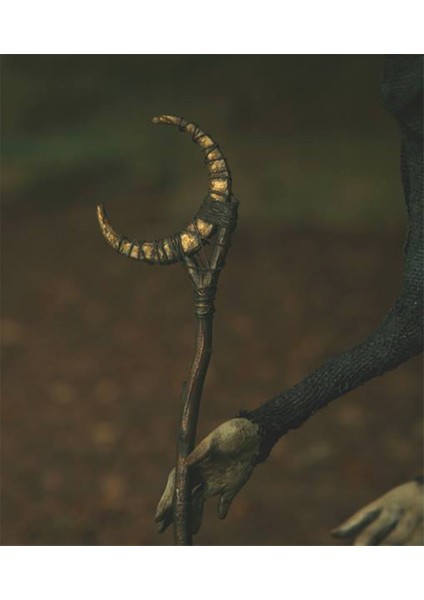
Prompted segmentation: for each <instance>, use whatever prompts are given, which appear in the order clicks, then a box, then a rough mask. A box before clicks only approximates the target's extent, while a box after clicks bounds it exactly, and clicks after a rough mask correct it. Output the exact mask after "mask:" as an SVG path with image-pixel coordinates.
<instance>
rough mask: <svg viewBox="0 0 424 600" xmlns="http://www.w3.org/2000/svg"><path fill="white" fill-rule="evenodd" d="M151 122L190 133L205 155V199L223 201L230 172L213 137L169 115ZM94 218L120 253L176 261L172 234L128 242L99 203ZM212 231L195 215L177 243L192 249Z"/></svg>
mask: <svg viewBox="0 0 424 600" xmlns="http://www.w3.org/2000/svg"><path fill="white" fill-rule="evenodd" d="M152 121H153V123H166V124H169V125H176V126H178V127H179V129H180V130H181V131H184V132H186V133H189V134H191V136H192V139H193V141H194V142H195V143H196V144H197V145H198V146H200V148H201V149H202V152H203V154H204V155H205V162H206V165H207V168H208V173H209V188H208V191H209V198H210V199H212V200H215V201H217V202H227V201H229V199H230V197H231V176H230V171H229V168H228V165H227V162H226V160H225V157H224V156H223V155H222V153H221V150H220V149H219V146H218V145H217V144H216V143H215V142H214V140H213V138H212V137H211V136H210V135H209V134H207V133H205V132H204V131H202V130H201V129H200V128H199V127H198V126H197V125H196V124H195V123H192V122H190V121H186V120H185V119H183V118H180V117H175V116H172V115H160V116H157V117H153V119H152ZM97 219H98V221H99V225H100V229H101V232H102V234H103V235H104V237H105V238H106V240H107V242H108V243H109V244H110V245H111V246H112V248H114V249H115V250H117V251H118V252H119V253H120V254H124V255H125V256H128V257H129V258H134V259H136V260H146V261H148V262H150V263H153V264H171V263H173V262H177V261H178V260H179V258H180V257H179V256H178V255H177V254H176V252H175V249H174V246H175V243H174V242H175V237H174V238H164V239H163V240H161V241H160V242H158V243H155V242H138V241H134V242H131V241H130V240H128V239H127V238H126V237H124V236H121V235H119V234H118V233H117V232H116V231H115V230H114V229H113V227H112V225H111V224H110V223H109V221H108V219H107V216H106V212H105V210H104V207H103V206H102V205H98V206H97ZM214 231H215V226H214V225H213V224H212V223H208V222H207V221H205V220H203V219H200V218H196V219H195V220H194V221H192V222H191V223H189V224H188V226H187V227H186V228H185V229H184V230H183V231H182V232H181V233H180V234H178V238H179V242H180V246H181V249H182V251H183V252H184V254H191V253H193V252H196V251H197V250H198V249H199V248H200V247H201V244H202V238H203V239H207V238H209V237H210V236H211V235H212V234H213V232H214Z"/></svg>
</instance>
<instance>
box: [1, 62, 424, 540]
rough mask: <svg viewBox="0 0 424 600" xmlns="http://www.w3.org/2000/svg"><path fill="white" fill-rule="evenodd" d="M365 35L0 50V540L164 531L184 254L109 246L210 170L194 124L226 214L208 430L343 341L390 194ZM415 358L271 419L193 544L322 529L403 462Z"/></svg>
mask: <svg viewBox="0 0 424 600" xmlns="http://www.w3.org/2000/svg"><path fill="white" fill-rule="evenodd" d="M383 61H384V59H383V57H381V56H364V55H362V56H361V55H358V56H338V55H334V56H330V55H326V56H319V55H314V56H308V55H305V56H300V55H299V56H296V55H293V56H290V55H281V56H266V55H264V56H225V55H223V56H198V55H192V56H189V55H186V56H178V55H172V56H170V55H168V56H167V55H163V56H155V55H151V56H149V55H130V56H126V55H117V56H107V55H99V56H96V55H90V56H84V55H51V56H49V55H39V56H37V55H34V56H25V55H21V56H13V55H8V56H4V57H3V59H2V79H3V81H2V109H1V110H2V131H3V134H2V135H3V148H2V284H3V285H2V318H1V334H2V335H1V341H2V390H1V391H2V467H3V469H2V532H1V533H2V536H1V539H2V543H3V544H7V545H47V544H48V545H56V544H60V545H73V544H75V545H84V544H87V545H96V544H99V545H105V544H108V545H170V544H172V543H173V538H172V532H171V531H167V532H166V533H164V534H162V535H159V534H157V533H156V530H155V525H154V522H153V515H154V511H155V507H156V503H157V501H158V499H159V497H160V495H161V493H162V489H163V486H164V484H165V482H166V478H167V474H168V471H169V469H170V468H171V467H172V466H173V462H174V458H175V437H176V431H177V427H178V420H179V413H180V389H181V383H182V381H183V380H184V379H185V377H186V375H187V370H188V367H189V365H190V361H191V358H192V351H193V343H194V319H193V307H192V298H191V287H190V284H189V281H188V278H187V276H186V274H185V273H184V271H183V269H182V267H181V266H173V267H167V268H151V267H148V266H147V265H144V264H139V263H136V262H135V261H130V260H126V259H125V258H124V257H122V256H119V255H117V254H116V253H114V252H113V251H112V249H111V248H110V247H109V246H107V244H106V243H105V241H104V240H103V238H102V237H101V235H100V233H99V231H98V226H97V222H96V218H95V205H96V203H98V202H104V203H105V205H106V207H107V209H108V213H109V215H110V217H111V221H112V222H113V223H114V225H115V227H116V228H117V229H119V230H120V231H121V232H123V233H126V234H127V235H128V236H129V237H138V238H153V237H159V236H163V235H167V234H170V233H173V232H175V231H178V229H179V228H181V226H183V225H184V224H186V222H187V221H188V220H189V219H191V216H192V214H194V212H195V210H196V209H197V207H198V205H199V203H200V201H201V199H202V198H203V197H204V194H205V191H206V185H207V173H206V170H205V168H204V165H203V162H202V157H201V155H200V152H199V149H198V148H196V146H195V145H194V144H192V143H191V142H190V139H189V138H188V137H187V136H185V137H184V136H180V135H177V131H176V130H175V129H173V128H167V127H156V126H153V125H152V124H150V123H149V121H150V119H151V117H152V116H153V115H155V114H161V113H168V114H177V115H183V116H185V117H186V118H188V119H190V120H193V121H195V122H197V123H199V124H200V126H201V127H202V128H203V129H205V130H207V131H209V132H210V133H211V134H212V135H213V136H214V137H215V139H216V140H217V141H218V142H219V144H220V145H221V148H222V149H223V151H224V153H225V155H226V156H227V158H228V161H229V164H230V166H231V168H232V173H233V181H234V192H235V194H236V196H237V197H238V199H239V200H240V211H239V225H238V228H237V231H236V233H235V235H234V237H233V246H232V249H231V252H230V254H229V256H228V260H227V265H226V268H225V270H224V271H223V274H222V276H221V279H220V283H219V289H218V297H217V313H216V320H215V330H214V332H215V333H214V335H215V339H214V353H213V357H212V361H211V366H210V369H209V372H208V376H207V380H206V386H205V391H204V395H203V403H202V409H201V415H200V423H199V436H204V435H206V434H207V433H208V432H209V431H210V430H211V429H212V428H214V427H216V426H217V425H219V424H220V423H221V422H222V421H224V420H226V419H228V418H230V417H232V416H234V415H235V414H236V413H237V412H238V411H239V410H240V409H242V408H244V409H252V408H254V407H257V406H258V405H260V404H262V403H263V402H265V401H266V400H268V399H269V398H270V397H272V396H274V395H275V394H276V393H278V392H280V391H283V390H285V389H287V388H288V387H289V386H291V385H293V384H294V383H296V382H297V381H298V380H299V379H301V378H302V377H304V376H305V375H307V374H308V373H309V372H310V371H311V370H312V369H315V368H316V367H318V366H319V365H320V364H321V363H322V362H323V361H324V360H326V359H327V358H330V357H332V356H334V355H336V354H337V353H338V352H340V351H342V350H345V349H347V348H348V347H349V346H351V345H353V344H355V343H357V342H359V341H361V340H362V339H363V337H364V336H365V335H367V334H368V333H369V332H370V331H371V330H372V329H373V328H374V327H375V326H377V325H378V323H379V322H380V321H381V319H382V317H383V316H384V315H385V313H386V312H387V311H388V310H389V308H390V307H391V305H392V303H393V301H394V300H395V298H396V295H397V293H398V291H399V286H400V277H401V270H402V244H403V238H404V232H405V225H406V216H405V209H404V203H403V198H402V190H401V186H400V178H399V168H398V163H399V135H398V131H397V127H396V123H395V122H394V121H393V120H392V118H391V117H390V115H388V114H386V112H385V110H384V107H383V105H382V102H381V99H380V93H379V84H380V77H381V70H382V65H383ZM422 412H423V411H422V366H421V359H420V358H419V357H418V358H416V359H413V360H411V361H409V362H408V363H406V364H404V365H403V366H401V367H400V368H398V369H397V370H395V371H393V372H391V373H388V374H386V375H385V376H384V377H383V378H379V379H377V380H374V381H372V382H370V383H368V384H367V385H366V386H364V387H362V388H361V389H358V390H356V391H354V392H352V393H350V394H349V395H348V396H346V397H345V398H341V399H339V400H337V401H335V402H333V403H332V404H331V405H330V406H329V407H328V408H327V409H325V410H323V411H321V412H320V413H318V414H317V415H315V416H314V417H313V418H312V419H311V420H310V421H308V422H307V423H306V424H305V425H304V426H303V427H302V428H301V429H300V430H297V431H294V432H291V433H289V434H288V435H287V436H286V437H285V438H284V439H282V440H281V441H280V442H279V444H278V445H277V446H276V447H275V449H274V451H273V453H272V455H271V457H270V458H269V459H268V461H267V462H266V463H265V464H263V465H261V466H260V467H258V468H257V470H256V472H255V474H254V476H253V477H252V479H251V481H250V482H249V483H248V484H247V485H246V487H245V488H244V489H243V490H242V492H241V493H240V494H239V497H237V499H236V500H235V501H234V503H233V506H232V508H231V510H230V513H229V516H228V517H227V519H226V521H224V522H221V521H219V520H218V519H217V516H216V508H215V505H216V502H214V501H211V502H210V503H209V506H208V507H207V509H206V511H205V517H204V524H203V528H202V530H201V532H200V533H199V535H198V536H197V539H196V543H197V544H200V545H328V544H344V543H345V542H340V541H334V540H333V539H332V538H331V537H330V535H329V531H330V530H331V529H332V528H333V527H335V526H336V525H337V524H338V523H339V522H340V521H341V520H343V519H345V518H346V517H347V516H349V515H350V514H351V513H352V512H354V511H355V510H357V509H359V508H360V507H361V506H362V505H363V504H365V503H367V502H370V501H372V500H373V499H375V498H376V497H377V496H379V495H381V494H383V493H384V492H386V491H387V490H388V489H389V488H390V487H393V486H395V485H397V484H400V483H402V482H404V481H406V480H408V479H410V478H412V477H415V476H417V475H418V474H420V473H422V431H423V415H422Z"/></svg>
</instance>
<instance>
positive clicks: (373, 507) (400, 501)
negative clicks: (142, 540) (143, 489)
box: [155, 418, 424, 546]
mask: <svg viewBox="0 0 424 600" xmlns="http://www.w3.org/2000/svg"><path fill="white" fill-rule="evenodd" d="M259 445H260V436H259V433H258V426H257V425H255V424H254V423H252V422H251V421H249V420H248V419H244V418H235V419H230V420H229V421H226V422H225V423H223V424H222V425H220V426H219V427H217V428H216V429H214V430H213V431H212V432H211V433H210V434H209V435H208V436H207V437H206V438H204V439H203V440H202V441H201V442H200V444H199V445H198V446H197V447H196V448H195V449H194V450H193V452H192V453H191V454H190V455H189V457H188V461H187V462H188V464H189V466H190V467H191V473H192V477H193V480H194V486H193V493H192V531H193V533H197V532H198V530H199V528H200V525H201V521H202V513H203V505H204V503H205V501H206V500H207V499H209V498H212V497H214V496H218V497H219V500H218V515H219V517H220V518H221V519H224V518H225V517H226V516H227V513H228V510H229V508H230V505H231V502H232V501H233V499H234V498H235V496H236V495H237V493H238V492H239V490H240V489H241V488H242V487H243V486H244V484H245V483H246V482H247V481H248V480H249V478H250V476H251V475H252V473H253V471H254V468H255V464H256V456H257V453H258V450H259ZM174 489H175V469H173V470H172V471H171V473H170V474H169V477H168V481H167V484H166V487H165V490H164V492H163V495H162V498H161V499H160V502H159V504H158V507H157V511H156V516H155V521H156V522H157V524H158V530H159V531H160V532H162V531H165V529H166V528H167V527H168V526H169V525H170V524H171V523H172V499H173V495H174ZM423 490H424V487H423V485H422V484H420V483H418V482H416V481H410V482H408V483H405V484H403V485H400V486H398V487H395V488H394V489H392V490H390V491H389V492H388V493H386V494H384V496H381V497H380V498H378V499H377V500H375V501H374V502H372V503H371V504H368V505H367V506H365V507H364V508H362V509H361V510H359V511H358V512H357V513H355V514H354V515H353V516H351V517H350V518H349V519H347V520H346V521H345V522H344V523H342V524H341V525H340V526H339V527H337V528H336V529H334V530H333V531H332V535H333V536H334V537H337V538H352V539H353V544H354V545H355V546H372V545H378V544H380V545H400V546H403V545H423V544H424V540H423V512H424V509H423V496H424V495H423Z"/></svg>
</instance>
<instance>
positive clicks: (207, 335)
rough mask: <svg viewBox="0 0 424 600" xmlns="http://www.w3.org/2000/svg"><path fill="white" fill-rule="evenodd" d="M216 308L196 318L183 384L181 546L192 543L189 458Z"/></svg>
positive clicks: (178, 492)
mask: <svg viewBox="0 0 424 600" xmlns="http://www.w3.org/2000/svg"><path fill="white" fill-rule="evenodd" d="M212 322H213V311H211V312H210V313H209V314H208V315H205V316H203V317H200V316H198V315H197V319H196V347H195V353H194V357H193V362H192V365H191V370H190V376H189V379H188V381H187V382H186V383H185V384H184V387H183V403H184V404H183V412H182V416H181V423H180V430H179V434H178V448H177V468H176V476H175V497H174V537H175V544H176V545H177V546H191V545H192V534H191V482H190V472H189V468H188V466H187V463H186V458H187V456H188V455H189V454H190V452H191V451H192V450H193V449H194V445H195V441H196V429H197V419H198V415H199V408H200V400H201V397H202V390H203V383H204V381H205V377H206V373H207V370H208V366H209V360H210V357H211V354H212Z"/></svg>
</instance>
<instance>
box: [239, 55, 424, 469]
mask: <svg viewBox="0 0 424 600" xmlns="http://www.w3.org/2000/svg"><path fill="white" fill-rule="evenodd" d="M381 88H382V95H383V100H384V103H385V105H386V107H387V109H388V110H389V111H390V112H391V113H392V115H393V116H394V117H395V118H396V119H397V121H398V123H399V126H400V130H401V136H402V149H401V177H402V185H403V190H404V196H405V201H406V206H407V211H408V232H407V239H406V243H405V247H404V272H403V283H402V290H401V293H400V295H399V297H398V299H397V300H396V302H395V304H394V306H393V308H392V309H391V310H390V312H389V314H388V315H387V316H386V317H385V319H384V320H383V322H382V323H381V324H380V326H379V327H378V328H377V329H376V330H375V331H374V332H373V333H372V334H371V335H370V336H369V337H368V338H367V339H365V340H364V341H363V342H361V343H360V344H358V345H357V346H355V347H353V348H351V349H350V350H348V351H346V352H344V353H342V354H340V355H339V356H337V357H335V358H333V359H331V360H329V361H327V362H326V363H325V364H324V365H322V366H321V367H320V368H319V369H317V370H316V371H314V372H313V373H311V374H310V375H308V376H307V377H305V378H304V379H303V380H302V381H300V382H299V383H297V384H296V385H295V386H294V387H292V388H290V389H289V390H287V391H286V392H284V393H281V394H279V395H278V396H275V397H274V398H272V399H271V400H269V401H268V402H266V403H265V404H263V405H262V406H260V407H259V408H258V409H256V410H253V411H251V412H245V411H243V413H242V414H241V415H240V416H244V417H247V418H248V419H250V420H251V421H252V422H254V423H256V424H257V425H258V426H259V430H260V433H261V438H262V443H261V448H260V452H259V456H258V459H257V462H261V461H263V460H265V459H266V458H267V457H268V455H269V453H270V451H271V449H272V447H273V446H274V444H275V443H276V442H277V440H278V439H279V438H280V437H281V436H282V435H284V434H285V433H287V432H288V431H289V430H290V429H294V428H296V427H299V426H300V425H302V424H303V423H304V422H305V421H306V420H307V419H308V418H309V417H310V416H311V415H313V414H314V413H316V412H317V411H318V410H319V409H320V408H323V407H324V406H326V405H327V404H328V403H329V402H330V401H331V400H334V399H335V398H338V397H340V396H342V395H344V394H346V393H347V392H349V391H351V390H353V389H355V388H357V387H358V386H360V385H362V384H364V383H366V382H367V381H369V380H370V379H372V378H374V377H376V376H378V375H382V374H383V373H385V372H386V371H388V370H390V369H394V368H395V367H397V366H398V365H400V364H401V363H403V362H405V361H406V360H408V359H409V358H411V357H412V356H414V355H416V354H418V353H419V352H421V351H422V348H423V57H422V56H410V55H408V56H393V57H389V58H388V59H387V61H386V65H385V69H384V73H383V80H382V86H381Z"/></svg>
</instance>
